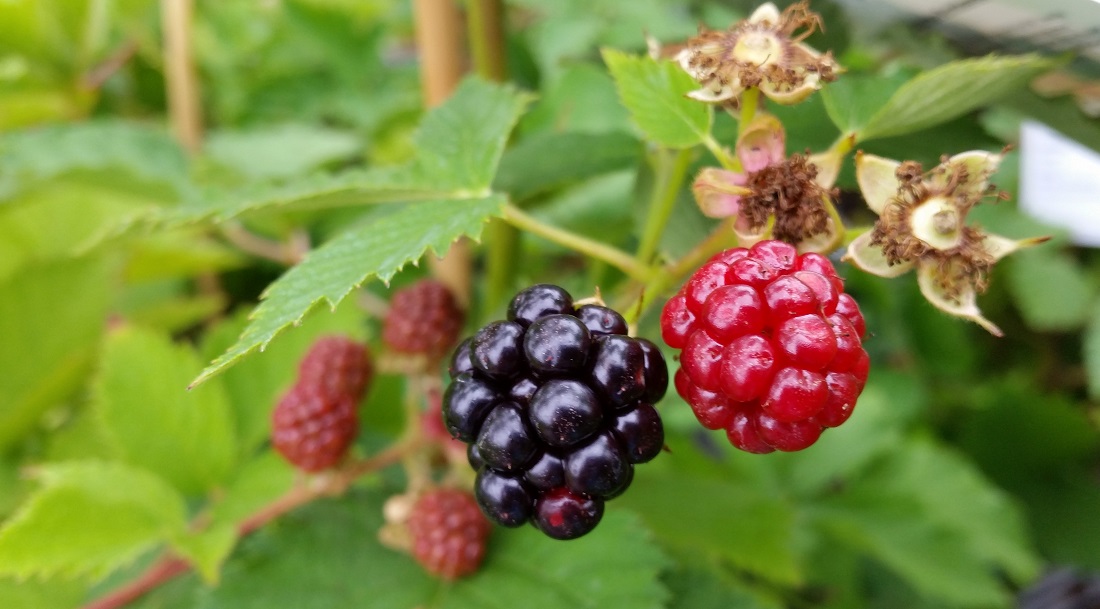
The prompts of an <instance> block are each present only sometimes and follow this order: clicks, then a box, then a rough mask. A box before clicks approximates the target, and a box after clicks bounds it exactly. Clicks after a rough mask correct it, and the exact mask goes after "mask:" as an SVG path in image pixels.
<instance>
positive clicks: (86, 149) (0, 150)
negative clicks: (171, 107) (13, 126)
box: [0, 121, 187, 199]
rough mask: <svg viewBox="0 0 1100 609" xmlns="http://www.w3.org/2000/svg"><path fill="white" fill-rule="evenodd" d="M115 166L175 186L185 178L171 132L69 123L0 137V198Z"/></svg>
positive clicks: (112, 123) (184, 167) (129, 125)
mask: <svg viewBox="0 0 1100 609" xmlns="http://www.w3.org/2000/svg"><path fill="white" fill-rule="evenodd" d="M117 169H123V170H126V171H129V172H130V173H131V174H133V175H134V176H136V177H140V178H145V179H148V180H154V181H159V182H165V183H168V184H171V185H173V186H176V187H179V188H183V187H184V186H185V184H186V181H187V162H186V159H185V157H184V155H183V151H182V150H181V149H180V147H179V145H178V144H177V143H176V142H175V140H174V139H173V138H172V137H171V135H169V134H168V133H167V132H165V131H163V130H161V129H154V128H151V127H147V126H144V125H140V124H138V123H129V122H124V121H96V122H87V123H73V124H69V125H54V126H49V127H41V128H35V129H28V130H26V131H17V132H12V133H7V134H4V135H2V136H0V199H4V198H6V197H8V196H11V195H12V194H13V193H14V192H16V191H17V190H19V189H20V188H23V187H25V186H26V185H27V184H30V183H34V182H38V181H44V180H48V179H50V178H53V177H56V176H58V175H61V174H63V173H66V172H70V171H74V170H95V171H103V170H117ZM116 177H117V176H116Z"/></svg>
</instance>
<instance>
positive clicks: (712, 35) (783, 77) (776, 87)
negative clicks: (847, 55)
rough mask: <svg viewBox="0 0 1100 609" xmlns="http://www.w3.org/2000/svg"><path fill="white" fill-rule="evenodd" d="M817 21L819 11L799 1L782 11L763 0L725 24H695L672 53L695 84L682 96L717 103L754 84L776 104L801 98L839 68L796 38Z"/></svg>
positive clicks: (817, 25) (808, 31) (833, 76)
mask: <svg viewBox="0 0 1100 609" xmlns="http://www.w3.org/2000/svg"><path fill="white" fill-rule="evenodd" d="M820 27H821V17H819V16H818V15H817V14H815V13H812V12H810V10H809V7H808V6H807V4H806V3H805V2H798V3H796V4H793V5H791V6H789V7H787V9H786V10H784V11H783V12H782V13H780V12H779V9H777V8H776V7H775V5H774V4H772V3H770V2H768V3H766V4H763V5H761V6H760V7H759V8H757V9H756V11H754V12H753V14H752V15H751V16H750V17H749V18H748V19H747V20H744V21H741V22H738V23H736V24H734V25H733V26H732V27H730V29H728V30H725V31H715V30H706V29H702V30H700V32H699V35H698V36H696V37H694V38H691V39H690V40H688V41H687V45H686V46H685V48H683V49H682V50H681V51H680V52H679V53H678V54H677V55H676V61H677V62H679V64H680V66H681V67H683V68H684V70H685V71H687V73H688V74H691V76H692V78H694V79H695V80H696V81H698V82H699V84H700V85H701V87H700V88H699V89H698V90H696V91H692V92H691V93H689V94H688V96H689V97H691V98H693V99H697V100H699V101H704V102H710V103H722V102H728V101H731V100H733V99H734V98H736V97H737V96H738V95H740V94H741V92H742V91H744V90H745V89H748V88H749V87H758V88H759V89H760V91H762V92H763V93H764V95H766V96H767V97H768V99H771V100H772V101H774V102H776V103H778V104H784V105H786V104H795V103H798V102H800V101H802V100H804V99H806V97H808V96H809V95H810V94H811V93H813V92H814V91H816V90H817V89H819V88H820V87H821V84H822V83H824V82H829V81H832V80H835V79H836V73H837V71H839V69H840V68H839V66H838V65H837V63H836V61H834V60H833V57H832V54H831V53H829V52H827V53H824V54H821V53H818V52H817V51H815V50H814V49H812V48H810V47H809V46H807V45H805V44H803V43H802V41H803V40H805V39H806V38H807V37H808V36H809V35H810V34H812V33H813V32H814V30H815V29H818V28H820Z"/></svg>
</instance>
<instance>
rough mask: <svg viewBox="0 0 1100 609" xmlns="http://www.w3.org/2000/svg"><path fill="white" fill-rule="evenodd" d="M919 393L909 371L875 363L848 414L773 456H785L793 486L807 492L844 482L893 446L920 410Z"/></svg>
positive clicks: (921, 393) (918, 387) (920, 400)
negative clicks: (813, 439) (806, 442)
mask: <svg viewBox="0 0 1100 609" xmlns="http://www.w3.org/2000/svg"><path fill="white" fill-rule="evenodd" d="M924 394H925V391H924V387H923V386H922V385H921V384H920V383H918V382H917V381H916V380H915V379H914V378H913V377H912V376H911V375H902V374H895V373H891V372H889V371H886V370H882V369H874V370H873V371H872V373H871V376H870V377H869V378H868V383H867V386H866V387H865V388H864V390H863V393H862V394H860V396H859V399H858V400H857V401H856V406H855V410H854V411H853V413H852V418H851V419H849V420H848V421H846V422H845V423H844V425H841V426H840V427H837V428H835V429H829V430H826V432H825V433H824V434H822V436H821V439H820V440H818V441H817V443H815V444H814V445H813V446H812V447H810V448H808V449H806V450H804V451H799V452H796V453H786V454H782V455H775V457H776V459H777V460H783V461H786V462H788V463H787V464H785V465H788V466H789V467H790V480H791V484H792V486H793V487H794V488H795V489H797V490H798V491H799V492H800V493H803V494H805V495H807V496H808V495H812V494H814V493H816V492H820V491H823V490H825V489H826V488H827V487H828V485H830V484H836V483H843V482H844V481H846V480H848V479H849V478H850V477H851V476H854V475H857V474H858V473H859V472H861V471H862V469H863V468H865V467H866V466H867V465H868V464H869V463H870V462H871V461H872V460H874V459H875V458H877V457H879V456H881V455H882V454H884V453H886V452H888V451H892V450H894V449H895V448H896V447H897V445H898V444H899V443H900V442H901V438H902V431H903V430H904V428H905V425H906V423H908V422H909V421H911V420H912V419H913V418H914V416H916V415H917V414H918V413H919V409H920V406H921V404H922V402H923V401H924V400H925V395H924Z"/></svg>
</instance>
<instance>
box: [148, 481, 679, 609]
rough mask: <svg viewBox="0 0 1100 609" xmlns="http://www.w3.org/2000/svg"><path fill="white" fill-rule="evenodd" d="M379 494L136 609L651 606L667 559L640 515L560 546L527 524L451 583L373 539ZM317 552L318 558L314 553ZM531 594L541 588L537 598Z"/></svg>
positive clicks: (304, 516)
mask: <svg viewBox="0 0 1100 609" xmlns="http://www.w3.org/2000/svg"><path fill="white" fill-rule="evenodd" d="M383 499H384V496H383V495H382V494H381V493H378V492H373V493H353V494H351V495H350V496H349V497H347V498H345V499H341V500H335V501H333V500H329V501H324V502H321V503H318V504H315V505H312V506H310V507H308V508H306V509H304V510H301V511H299V512H296V513H294V514H291V515H288V516H287V517H286V518H284V519H283V520H281V521H280V522H278V523H276V524H275V525H274V526H272V527H271V528H270V529H269V530H268V531H265V532H264V533H262V534H260V535H258V536H255V537H252V538H249V539H248V540H246V541H245V542H244V543H243V544H242V546H241V549H240V551H239V552H238V553H237V554H235V555H234V557H233V558H232V559H230V561H229V562H228V563H227V564H226V567H225V574H226V575H225V578H224V580H223V581H222V583H221V585H219V586H218V587H217V588H215V589H211V590H201V589H197V588H196V587H194V586H188V587H187V588H185V589H177V590H175V591H174V592H175V594H154V595H153V596H151V597H149V600H148V601H147V602H144V603H139V604H138V605H137V607H163V608H166V609H167V608H174V607H181V608H182V607H188V606H193V605H194V604H195V603H196V602H198V601H199V600H200V599H201V602H202V603H203V606H206V607H211V609H215V608H218V607H234V608H235V609H248V608H251V607H270V606H273V605H287V606H293V607H333V606H385V607H402V606H408V607H413V606H419V607H425V608H428V607H432V608H440V609H442V608H449V609H465V608H474V607H511V606H516V605H518V604H522V605H523V606H525V607H532V608H533V609H542V608H547V609H549V608H555V607H562V606H565V605H568V606H571V607H592V608H595V607H606V606H610V605H614V606H616V607H624V608H627V609H657V608H659V607H661V606H663V603H664V600H665V599H666V596H667V593H666V591H665V590H664V588H663V586H661V584H660V582H659V581H658V580H657V574H658V572H659V571H660V569H661V568H662V567H664V566H665V564H666V561H665V559H664V557H663V556H662V553H661V552H660V550H659V549H658V548H657V547H656V546H655V545H654V544H653V542H652V541H651V540H649V539H648V535H647V534H646V531H645V529H644V528H643V527H641V526H640V524H639V523H638V521H637V519H636V518H631V517H630V516H629V515H626V514H608V516H607V517H606V518H605V520H604V521H603V522H602V523H601V524H600V527H599V529H598V530H597V531H596V532H594V533H593V534H592V535H590V536H588V537H585V538H583V539H581V540H578V541H576V542H570V543H567V544H566V543H561V542H557V541H553V540H551V539H548V538H546V537H545V536H543V535H542V534H540V533H538V532H537V531H535V530H533V529H531V528H525V529H521V530H517V531H506V530H497V531H495V535H494V536H493V539H492V542H491V545H490V547H489V553H488V557H487V559H486V563H485V565H484V569H482V570H481V571H479V572H478V573H477V574H476V575H474V576H472V577H469V578H466V579H463V580H461V581H459V582H456V583H454V584H452V585H447V584H443V583H440V582H438V581H437V580H433V579H432V578H431V577H430V576H428V575H427V574H426V573H425V572H424V571H423V570H422V569H421V568H420V567H419V566H418V565H417V564H416V563H415V562H413V560H412V559H411V558H410V557H408V556H405V555H403V554H399V553H397V552H395V551H394V550H390V549H387V548H385V547H383V546H382V545H381V544H379V543H378V540H377V530H378V527H379V526H380V525H381V504H382V500H383ZM321 548H323V549H324V551H323V553H321V554H319V553H318V550H319V549H321ZM536 589H537V592H534V591H535V590H536Z"/></svg>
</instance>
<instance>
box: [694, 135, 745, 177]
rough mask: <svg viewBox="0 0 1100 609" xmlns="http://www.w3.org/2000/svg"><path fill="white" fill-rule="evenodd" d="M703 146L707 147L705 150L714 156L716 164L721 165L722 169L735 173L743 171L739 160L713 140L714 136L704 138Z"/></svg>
mask: <svg viewBox="0 0 1100 609" xmlns="http://www.w3.org/2000/svg"><path fill="white" fill-rule="evenodd" d="M703 145H704V146H706V147H707V150H709V151H710V153H711V154H713V155H714V158H716V159H718V162H719V163H721V165H722V168H723V169H728V170H730V171H736V172H739V173H740V172H741V171H742V170H743V169H744V168H743V167H742V166H741V159H739V158H737V157H736V156H735V155H732V154H730V153H729V151H728V150H726V149H725V148H724V147H722V145H721V144H719V143H718V140H716V139H714V136H712V135H710V134H709V133H708V134H707V136H706V137H704V138H703Z"/></svg>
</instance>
